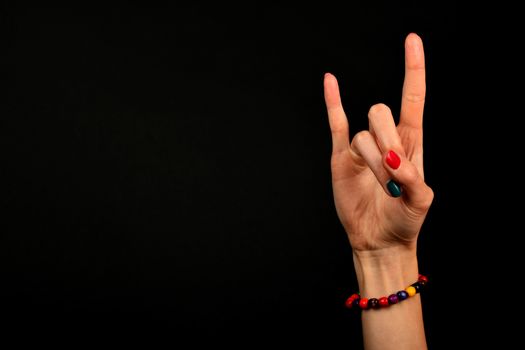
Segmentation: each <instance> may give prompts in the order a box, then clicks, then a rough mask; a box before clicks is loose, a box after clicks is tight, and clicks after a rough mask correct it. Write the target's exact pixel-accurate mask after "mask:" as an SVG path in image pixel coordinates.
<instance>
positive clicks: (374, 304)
mask: <svg viewBox="0 0 525 350" xmlns="http://www.w3.org/2000/svg"><path fill="white" fill-rule="evenodd" d="M378 307H379V300H378V299H376V298H370V299H368V308H369V309H377V308H378Z"/></svg>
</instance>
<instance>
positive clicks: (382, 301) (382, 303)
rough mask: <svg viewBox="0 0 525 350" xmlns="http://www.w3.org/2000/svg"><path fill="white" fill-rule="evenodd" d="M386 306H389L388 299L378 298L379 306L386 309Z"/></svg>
mask: <svg viewBox="0 0 525 350" xmlns="http://www.w3.org/2000/svg"><path fill="white" fill-rule="evenodd" d="M388 305H390V304H389V303H388V298H387V297H381V298H379V306H381V307H386V306H388Z"/></svg>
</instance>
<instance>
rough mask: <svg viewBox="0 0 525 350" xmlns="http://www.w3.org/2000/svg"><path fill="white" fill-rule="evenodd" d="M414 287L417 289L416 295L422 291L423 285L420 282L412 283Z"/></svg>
mask: <svg viewBox="0 0 525 350" xmlns="http://www.w3.org/2000/svg"><path fill="white" fill-rule="evenodd" d="M412 287H414V288H415V289H416V293H419V292H420V291H421V284H420V282H415V283H412Z"/></svg>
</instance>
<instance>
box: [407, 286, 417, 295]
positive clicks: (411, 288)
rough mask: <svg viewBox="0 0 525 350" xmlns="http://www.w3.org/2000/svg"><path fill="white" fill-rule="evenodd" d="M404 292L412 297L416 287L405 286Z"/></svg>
mask: <svg viewBox="0 0 525 350" xmlns="http://www.w3.org/2000/svg"><path fill="white" fill-rule="evenodd" d="M405 292H407V293H408V295H409V296H411V297H413V296H414V295H416V288H414V287H412V286H410V287H406V288H405Z"/></svg>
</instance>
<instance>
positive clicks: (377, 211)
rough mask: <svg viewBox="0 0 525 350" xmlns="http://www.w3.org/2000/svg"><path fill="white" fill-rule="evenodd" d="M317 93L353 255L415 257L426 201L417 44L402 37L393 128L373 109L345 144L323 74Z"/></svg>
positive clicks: (342, 117) (338, 108)
mask: <svg viewBox="0 0 525 350" xmlns="http://www.w3.org/2000/svg"><path fill="white" fill-rule="evenodd" d="M324 93H325V101H326V106H327V109H328V117H329V122H330V129H331V132H332V142H333V150H332V159H331V168H332V186H333V192H334V198H335V205H336V209H337V214H338V216H339V219H340V220H341V222H342V224H343V226H344V228H345V230H346V232H347V234H348V237H349V239H350V243H351V245H352V248H353V250H354V253H356V252H357V253H359V252H371V251H376V252H379V251H384V250H385V249H387V250H388V249H390V248H399V247H401V248H408V249H409V250H413V251H414V252H415V245H416V240H417V236H418V233H419V231H420V229H421V225H422V224H423V221H424V219H425V216H426V214H427V211H428V209H429V207H430V205H431V203H432V199H433V192H432V190H431V189H430V187H429V186H427V184H426V183H425V181H424V176H423V128H422V123H423V106H424V101H425V59H424V52H423V44H422V41H421V39H420V38H419V36H417V35H416V34H410V35H408V37H407V39H406V41H405V81H404V85H403V93H402V104H401V112H400V119H399V124H398V125H397V126H396V124H395V122H394V118H393V116H392V112H391V111H390V109H389V108H388V107H387V106H386V105H384V104H377V105H374V106H372V108H370V111H369V114H368V120H369V129H368V130H367V131H361V132H359V133H357V134H356V135H355V136H354V137H353V138H352V141H351V142H349V126H348V120H347V117H346V114H345V112H344V110H343V107H342V105H341V99H340V96H339V87H338V84H337V80H336V78H335V77H334V76H333V75H331V74H328V73H327V74H326V75H325V80H324ZM391 181H393V182H391ZM399 190H400V193H399ZM397 196H399V197H397Z"/></svg>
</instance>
